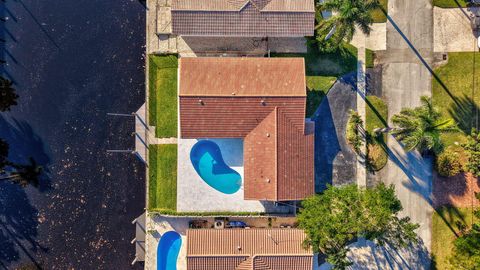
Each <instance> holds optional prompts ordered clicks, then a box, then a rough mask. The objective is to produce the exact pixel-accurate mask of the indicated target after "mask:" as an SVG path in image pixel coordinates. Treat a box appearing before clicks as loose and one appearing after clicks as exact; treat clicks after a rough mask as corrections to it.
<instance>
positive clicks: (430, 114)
mask: <svg viewBox="0 0 480 270" xmlns="http://www.w3.org/2000/svg"><path fill="white" fill-rule="evenodd" d="M420 101H421V106H419V107H416V108H404V109H402V111H401V112H400V113H399V114H396V115H394V116H393V117H392V122H393V124H394V125H395V127H394V129H393V131H392V134H393V135H394V136H395V138H396V139H398V140H399V141H400V142H401V143H402V144H403V147H404V148H405V150H407V151H411V150H414V149H417V150H418V151H419V152H420V153H425V152H428V151H431V150H433V151H434V152H436V153H438V152H440V151H441V148H442V142H441V140H440V135H441V134H442V133H446V132H454V131H457V130H458V128H457V126H456V124H455V122H454V121H453V120H452V119H445V118H442V115H441V114H440V112H439V111H438V109H437V108H435V107H434V106H433V104H432V99H431V98H429V97H426V96H422V97H421V100H420Z"/></svg>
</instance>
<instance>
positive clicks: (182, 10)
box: [171, 0, 315, 37]
mask: <svg viewBox="0 0 480 270" xmlns="http://www.w3.org/2000/svg"><path fill="white" fill-rule="evenodd" d="M171 12H172V29H173V33H174V34H177V35H184V36H241V37H267V36H270V37H303V36H313V31H314V21H315V7H314V1H313V0H173V2H172V9H171Z"/></svg>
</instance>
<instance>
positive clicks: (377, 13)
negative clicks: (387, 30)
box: [372, 0, 388, 23]
mask: <svg viewBox="0 0 480 270" xmlns="http://www.w3.org/2000/svg"><path fill="white" fill-rule="evenodd" d="M380 4H381V5H382V8H383V9H384V10H385V11H387V10H388V0H380ZM372 17H373V22H374V23H384V22H386V21H387V16H385V13H383V11H382V9H376V10H374V11H373V12H372Z"/></svg>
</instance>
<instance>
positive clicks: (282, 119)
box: [179, 58, 314, 201]
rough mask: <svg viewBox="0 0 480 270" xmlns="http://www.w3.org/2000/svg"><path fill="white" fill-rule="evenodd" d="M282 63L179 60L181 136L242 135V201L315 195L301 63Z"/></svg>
mask: <svg viewBox="0 0 480 270" xmlns="http://www.w3.org/2000/svg"><path fill="white" fill-rule="evenodd" d="M217 62H218V64H217ZM288 62H289V63H290V65H287V64H286V62H285V59H283V58H248V59H244V58H215V59H213V58H206V59H203V58H190V59H189V58H181V59H180V65H179V67H180V84H179V87H180V89H179V92H180V98H179V99H180V136H181V138H245V140H244V196H245V199H252V200H272V201H286V200H299V199H303V198H305V197H307V196H309V195H312V194H313V193H314V166H313V162H314V157H313V153H314V140H313V132H312V131H311V127H310V128H309V127H308V126H306V125H305V109H306V86H305V72H304V65H303V64H304V62H303V59H296V58H290V59H289V60H288ZM197 63H199V65H198V67H197V68H194V67H196V66H197ZM300 64H301V65H300ZM292 67H294V68H292ZM282 70H284V71H285V72H281V71H282ZM266 78H268V79H269V80H273V81H272V82H270V81H269V80H266ZM195 82H196V83H195ZM235 87H239V88H241V89H242V91H239V92H238V93H239V94H238V95H234V96H232V95H230V94H228V91H225V90H223V89H232V88H235ZM312 124H313V122H312V123H311V124H310V125H312Z"/></svg>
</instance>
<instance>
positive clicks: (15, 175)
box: [0, 138, 43, 187]
mask: <svg viewBox="0 0 480 270" xmlns="http://www.w3.org/2000/svg"><path fill="white" fill-rule="evenodd" d="M8 152H9V145H8V143H7V142H6V141H5V140H3V139H1V138H0V181H10V182H12V183H15V184H18V185H20V186H22V187H25V186H27V185H32V186H34V187H38V185H39V183H40V182H39V178H40V175H41V174H42V172H43V168H42V166H40V165H38V164H37V163H36V161H35V159H33V158H32V157H30V158H29V163H28V164H18V163H14V162H11V161H10V160H9V159H8Z"/></svg>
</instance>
